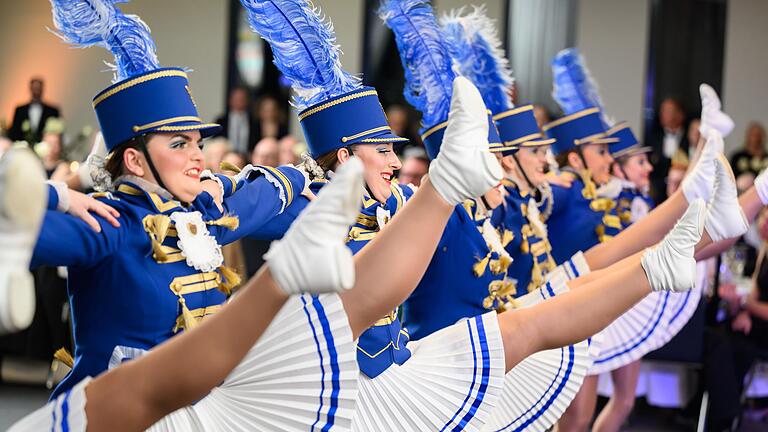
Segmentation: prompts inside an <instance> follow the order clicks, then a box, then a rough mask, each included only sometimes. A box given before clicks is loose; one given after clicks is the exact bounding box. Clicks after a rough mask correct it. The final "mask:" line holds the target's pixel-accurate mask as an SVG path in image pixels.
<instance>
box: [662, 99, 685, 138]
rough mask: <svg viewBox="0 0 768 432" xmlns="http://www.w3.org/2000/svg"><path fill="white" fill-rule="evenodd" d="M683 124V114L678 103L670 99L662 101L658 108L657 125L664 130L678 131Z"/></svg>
mask: <svg viewBox="0 0 768 432" xmlns="http://www.w3.org/2000/svg"><path fill="white" fill-rule="evenodd" d="M684 122H685V113H684V112H683V107H682V106H681V105H680V103H679V102H677V101H676V100H674V99H672V98H667V99H664V101H663V102H662V103H661V107H660V108H659V123H661V127H663V128H664V129H670V130H673V131H675V130H678V129H680V128H681V127H682V126H683V123H684Z"/></svg>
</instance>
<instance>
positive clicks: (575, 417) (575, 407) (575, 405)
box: [556, 376, 597, 432]
mask: <svg viewBox="0 0 768 432" xmlns="http://www.w3.org/2000/svg"><path fill="white" fill-rule="evenodd" d="M596 404H597V377H596V376H588V377H586V378H584V384H582V385H581V388H580V389H579V393H577V394H576V397H575V398H574V399H573V401H572V402H571V405H570V406H569V407H568V409H566V410H565V413H563V416H562V417H560V420H558V422H557V427H556V430H557V432H586V431H588V430H589V424H590V423H591V422H592V416H593V415H594V414H595V405H596Z"/></svg>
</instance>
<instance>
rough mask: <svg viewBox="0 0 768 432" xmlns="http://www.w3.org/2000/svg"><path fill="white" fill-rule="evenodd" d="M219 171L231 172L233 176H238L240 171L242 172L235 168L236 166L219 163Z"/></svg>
mask: <svg viewBox="0 0 768 432" xmlns="http://www.w3.org/2000/svg"><path fill="white" fill-rule="evenodd" d="M219 169H221V170H222V171H232V172H233V173H235V174H240V171H242V170H241V169H240V168H238V167H237V165H235V164H233V163H229V162H222V163H220V164H219Z"/></svg>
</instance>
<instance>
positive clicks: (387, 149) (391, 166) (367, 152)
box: [352, 143, 402, 203]
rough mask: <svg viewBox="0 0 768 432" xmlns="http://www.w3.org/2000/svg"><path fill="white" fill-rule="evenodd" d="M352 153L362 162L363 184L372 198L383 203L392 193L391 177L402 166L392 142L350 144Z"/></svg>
mask: <svg viewBox="0 0 768 432" xmlns="http://www.w3.org/2000/svg"><path fill="white" fill-rule="evenodd" d="M352 154H353V155H355V156H357V157H359V158H360V160H361V161H362V162H363V166H364V167H365V173H364V178H365V184H366V185H367V186H368V190H369V191H370V193H371V194H372V195H373V196H372V198H373V199H375V200H376V201H379V202H380V203H385V202H386V201H387V199H388V198H389V197H390V195H392V189H390V185H391V184H392V177H393V176H394V174H395V171H397V170H399V169H400V167H401V166H402V164H401V163H400V159H399V158H398V157H397V155H396V154H395V151H394V146H393V144H392V143H382V144H356V145H354V146H352Z"/></svg>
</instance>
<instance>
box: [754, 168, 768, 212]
mask: <svg viewBox="0 0 768 432" xmlns="http://www.w3.org/2000/svg"><path fill="white" fill-rule="evenodd" d="M755 190H756V191H757V195H758V196H759V197H760V201H762V203H763V205H768V169H764V170H763V172H761V173H760V175H758V176H757V178H755Z"/></svg>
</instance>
